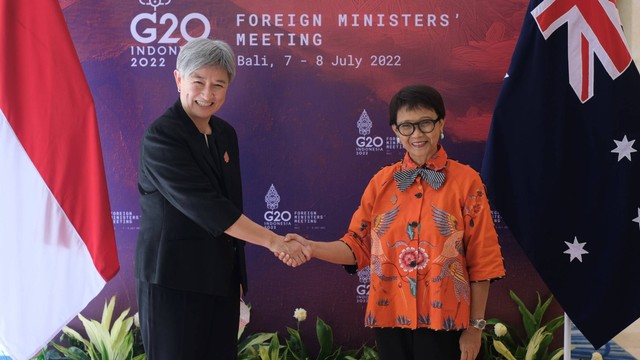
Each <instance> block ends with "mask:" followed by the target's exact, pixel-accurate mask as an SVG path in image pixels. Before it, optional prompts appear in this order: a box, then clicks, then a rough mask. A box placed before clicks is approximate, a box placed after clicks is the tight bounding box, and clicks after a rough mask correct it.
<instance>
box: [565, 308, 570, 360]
mask: <svg viewBox="0 0 640 360" xmlns="http://www.w3.org/2000/svg"><path fill="white" fill-rule="evenodd" d="M564 360H571V319H569V315H567V313H564Z"/></svg>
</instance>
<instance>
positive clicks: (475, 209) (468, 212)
mask: <svg viewBox="0 0 640 360" xmlns="http://www.w3.org/2000/svg"><path fill="white" fill-rule="evenodd" d="M483 198H484V191H482V190H480V189H476V191H475V195H469V198H468V199H467V201H465V204H464V214H465V216H469V217H470V219H469V225H470V226H471V227H473V226H474V225H475V224H474V223H475V222H474V218H475V217H476V216H478V215H479V214H480V212H481V211H482V209H483V208H484V207H483V206H482V202H483V201H484V200H483Z"/></svg>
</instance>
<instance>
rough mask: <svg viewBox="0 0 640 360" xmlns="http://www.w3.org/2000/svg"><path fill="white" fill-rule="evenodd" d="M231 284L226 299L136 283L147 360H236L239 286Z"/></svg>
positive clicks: (140, 282) (234, 283)
mask: <svg viewBox="0 0 640 360" xmlns="http://www.w3.org/2000/svg"><path fill="white" fill-rule="evenodd" d="M232 283H233V284H232V285H233V287H232V288H231V289H229V291H230V295H229V296H212V295H208V294H202V293H195V292H188V291H180V290H175V289H170V288H167V287H163V286H160V285H156V284H150V283H147V282H144V281H140V280H138V283H137V293H138V308H139V309H138V311H139V316H140V330H141V334H142V342H143V344H144V348H145V352H146V354H147V359H148V360H191V359H194V360H195V359H198V360H209V359H216V360H217V359H220V360H227V359H229V360H235V359H237V355H238V345H237V342H238V340H237V337H238V322H239V317H240V285H239V283H236V282H232Z"/></svg>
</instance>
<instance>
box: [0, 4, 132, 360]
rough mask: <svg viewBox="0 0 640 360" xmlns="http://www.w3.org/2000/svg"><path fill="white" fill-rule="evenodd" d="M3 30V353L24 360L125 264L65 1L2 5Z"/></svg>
mask: <svg viewBox="0 0 640 360" xmlns="http://www.w3.org/2000/svg"><path fill="white" fill-rule="evenodd" d="M0 29H1V30H0V51H1V52H2V56H0V344H2V346H3V347H4V348H5V349H6V351H8V353H9V355H10V356H11V357H13V358H14V359H16V360H20V359H26V358H28V357H30V356H32V355H34V354H36V353H37V352H38V351H40V350H41V349H42V348H43V347H44V346H46V344H47V342H48V341H49V340H50V339H52V338H53V337H54V336H55V335H56V334H57V333H58V332H59V331H60V329H61V328H62V326H64V325H65V324H67V323H68V322H69V321H70V320H71V319H73V318H74V317H75V316H76V315H77V314H78V312H80V311H81V310H82V309H83V308H84V307H85V306H86V305H87V304H88V303H89V302H90V301H91V300H92V299H93V298H94V297H95V296H96V295H97V294H98V293H99V292H100V291H101V290H102V288H103V287H104V285H105V283H106V282H107V281H108V280H110V279H111V278H113V277H114V276H115V274H116V273H117V272H118V270H119V263H118V257H117V250H116V244H115V236H114V230H113V223H112V220H111V216H110V207H109V198H108V194H107V187H106V180H105V175H104V167H103V163H102V150H101V147H100V139H99V135H98V127H97V121H96V115H95V107H94V104H93V99H92V97H91V93H90V92H89V87H88V85H87V82H86V79H85V78H84V74H83V72H82V68H81V66H80V62H79V60H78V57H77V55H76V52H75V49H74V47H73V43H72V41H71V37H70V36H69V32H68V30H67V28H66V24H65V20H64V17H63V15H62V11H61V10H60V5H59V3H58V0H31V1H23V0H3V1H1V2H0Z"/></svg>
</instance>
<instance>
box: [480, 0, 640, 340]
mask: <svg viewBox="0 0 640 360" xmlns="http://www.w3.org/2000/svg"><path fill="white" fill-rule="evenodd" d="M637 140H640V74H639V73H638V69H637V68H636V66H635V64H634V62H633V60H632V58H631V55H630V52H629V48H628V45H627V43H626V41H625V37H624V33H623V29H622V25H621V23H620V17H619V14H618V11H617V8H616V4H615V1H614V0H588V1H587V0H532V1H531V3H530V5H529V8H528V10H527V12H526V17H525V20H524V24H523V27H522V33H521V34H520V38H519V40H518V43H517V45H516V48H515V51H514V54H513V58H512V60H511V65H510V67H509V71H508V73H507V75H506V76H505V79H504V83H503V85H502V89H501V92H500V95H499V97H498V101H497V104H496V108H495V111H494V114H493V119H492V123H491V130H490V132H489V138H488V140H487V147H486V151H485V156H484V161H483V165H482V176H483V179H484V181H485V182H486V185H487V187H488V194H489V196H490V199H491V204H492V207H493V208H494V209H496V210H498V211H499V213H500V214H501V216H502V218H503V219H504V221H505V223H506V224H507V226H508V227H509V229H510V230H511V232H512V233H513V235H514V236H515V238H516V240H517V241H518V242H519V243H520V245H521V246H522V248H523V249H524V251H525V253H526V254H527V255H528V257H529V258H530V260H531V262H532V263H533V265H534V267H535V268H536V270H537V271H538V272H539V273H540V275H541V277H542V278H543V279H544V281H545V283H546V284H547V285H548V287H549V289H550V290H551V291H552V293H553V294H554V295H555V298H556V299H557V300H558V302H559V303H560V305H561V306H562V308H563V309H564V310H565V312H566V313H567V315H568V316H569V318H570V319H571V320H572V321H573V323H574V324H575V325H576V326H577V327H578V329H580V331H581V332H582V333H583V334H584V335H585V337H586V338H587V339H588V340H589V341H590V342H591V344H592V345H593V346H594V347H595V348H599V347H601V346H602V345H604V344H605V343H606V342H608V341H609V340H610V339H611V338H613V337H614V336H615V335H616V334H618V333H619V332H620V331H622V330H623V329H624V328H625V327H627V326H628V325H629V324H631V323H632V322H633V321H634V320H636V319H637V318H638V317H640V153H639V152H637V149H638V148H639V146H640V141H637ZM636 142H637V144H636ZM532 290H533V289H532Z"/></svg>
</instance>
